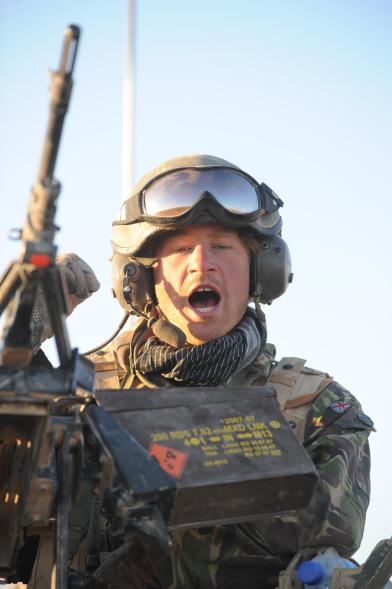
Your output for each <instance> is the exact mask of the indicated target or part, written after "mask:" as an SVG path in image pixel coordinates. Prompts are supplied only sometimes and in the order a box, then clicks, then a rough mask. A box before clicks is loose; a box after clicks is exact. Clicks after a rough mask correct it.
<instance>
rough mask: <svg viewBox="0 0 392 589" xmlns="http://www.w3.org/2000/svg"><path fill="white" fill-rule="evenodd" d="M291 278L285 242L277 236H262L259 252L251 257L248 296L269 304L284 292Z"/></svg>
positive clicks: (288, 253) (288, 254)
mask: <svg viewBox="0 0 392 589" xmlns="http://www.w3.org/2000/svg"><path fill="white" fill-rule="evenodd" d="M292 278H293V275H292V272H291V257H290V251H289V248H288V246H287V244H286V242H285V241H284V240H283V239H282V238H281V237H280V236H279V235H264V236H263V239H262V240H261V242H260V247H259V251H258V252H257V253H252V255H251V263H250V295H251V296H256V297H259V300H260V302H261V303H271V302H272V301H273V300H275V299H277V298H278V297H280V296H281V295H282V294H283V293H284V292H285V290H286V289H287V287H288V285H289V283H290V282H291V281H292Z"/></svg>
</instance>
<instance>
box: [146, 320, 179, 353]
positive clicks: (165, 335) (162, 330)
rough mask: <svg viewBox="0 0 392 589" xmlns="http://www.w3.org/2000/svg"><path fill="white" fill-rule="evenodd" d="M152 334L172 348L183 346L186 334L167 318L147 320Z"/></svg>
mask: <svg viewBox="0 0 392 589" xmlns="http://www.w3.org/2000/svg"><path fill="white" fill-rule="evenodd" d="M148 326H149V327H151V330H152V332H153V334H154V335H155V336H156V337H157V338H158V339H160V340H162V341H163V342H165V343H166V344H169V346H172V347H173V348H183V347H184V346H185V343H186V335H185V333H184V332H183V331H181V329H180V328H179V327H177V326H176V325H173V323H170V321H167V319H155V318H153V319H152V320H151V319H150V321H149V322H148Z"/></svg>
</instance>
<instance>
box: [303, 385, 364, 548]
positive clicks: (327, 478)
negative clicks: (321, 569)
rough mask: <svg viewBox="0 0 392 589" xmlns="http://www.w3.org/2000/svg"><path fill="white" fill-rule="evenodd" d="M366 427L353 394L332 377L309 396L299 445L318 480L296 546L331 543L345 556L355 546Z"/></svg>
mask: <svg viewBox="0 0 392 589" xmlns="http://www.w3.org/2000/svg"><path fill="white" fill-rule="evenodd" d="M372 430H374V427H373V422H372V420H371V419H370V418H369V417H368V416H367V415H365V414H364V413H363V411H362V408H361V406H360V404H359V402H358V401H357V399H356V398H355V397H354V396H353V395H351V394H350V393H349V392H348V391H347V390H345V389H344V388H343V387H342V386H340V385H339V384H338V383H336V382H332V383H331V384H330V385H329V386H328V387H327V388H326V389H324V391H322V393H320V395H319V396H318V397H317V398H316V399H315V401H314V402H313V404H312V406H311V409H310V411H309V413H308V417H307V421H306V425H305V441H304V446H305V448H306V450H307V451H308V453H309V455H310V457H311V458H312V460H313V462H314V464H315V466H316V468H317V470H318V473H319V476H320V480H319V482H318V484H317V486H316V490H315V493H314V495H313V497H312V500H311V503H310V505H309V508H307V509H306V513H304V514H303V515H302V516H301V521H300V522H299V523H300V524H301V525H300V537H301V540H300V544H301V546H334V547H335V548H336V549H337V550H338V551H339V552H340V553H341V554H343V555H345V556H346V555H347V556H348V555H351V554H352V553H353V552H355V550H357V549H358V547H359V545H360V542H361V539H362V535H363V529H364V525H365V516H366V510H367V507H368V504H369V493H370V478H369V473H370V454H369V444H368V437H369V434H370V431H372Z"/></svg>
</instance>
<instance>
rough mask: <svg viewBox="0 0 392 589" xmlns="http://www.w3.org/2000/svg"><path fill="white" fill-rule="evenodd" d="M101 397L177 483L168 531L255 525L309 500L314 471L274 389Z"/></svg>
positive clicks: (142, 392) (140, 392)
mask: <svg viewBox="0 0 392 589" xmlns="http://www.w3.org/2000/svg"><path fill="white" fill-rule="evenodd" d="M95 397H96V399H97V401H98V402H99V404H100V405H101V406H102V407H103V408H104V409H105V410H106V411H108V412H109V413H111V414H112V416H113V417H114V418H115V419H116V420H117V421H118V422H119V423H120V425H121V426H122V427H123V428H124V429H125V430H127V431H128V432H129V433H130V434H131V435H132V436H133V437H134V438H135V439H136V440H137V441H138V442H139V443H140V444H141V445H142V446H143V447H144V448H145V449H146V450H147V452H148V453H149V454H150V455H151V456H153V457H154V458H155V459H156V460H157V461H158V462H159V464H160V466H161V468H162V469H163V470H164V471H166V472H167V473H169V474H170V475H171V476H172V477H173V478H174V479H175V480H176V483H177V484H176V494H175V499H174V505H173V509H172V511H171V515H170V519H169V527H170V528H186V527H202V526H208V525H212V524H213V525H215V524H223V523H234V522H243V521H249V520H254V519H257V518H261V517H263V516H265V515H267V514H274V513H281V512H285V511H289V510H296V509H300V508H303V507H306V505H307V504H308V502H309V500H310V497H311V495H312V492H313V489H314V486H315V484H316V482H317V479H318V475H317V472H316V469H315V467H314V465H313V463H312V461H311V459H310V458H309V456H308V455H307V453H306V451H305V449H304V448H303V446H302V445H301V444H300V442H299V440H298V439H297V437H296V435H295V434H294V432H293V431H292V428H291V426H290V425H289V424H288V423H287V421H286V420H285V418H284V417H283V415H282V413H281V411H280V409H279V406H278V403H277V401H276V395H275V391H274V390H273V389H272V388H271V387H254V388H240V387H238V388H231V389H224V388H212V387H197V388H196V387H194V388H191V387H187V388H182V387H176V388H164V389H159V390H151V389H133V390H126V391H125V390H113V391H108V390H105V391H97V392H96V393H95ZM129 468H130V469H132V456H131V455H130V456H129Z"/></svg>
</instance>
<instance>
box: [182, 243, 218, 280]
mask: <svg viewBox="0 0 392 589" xmlns="http://www.w3.org/2000/svg"><path fill="white" fill-rule="evenodd" d="M215 270H216V262H215V257H214V254H213V252H212V251H211V249H210V248H209V247H208V246H206V245H204V244H198V245H196V246H195V247H194V248H193V250H192V253H191V254H190V257H189V262H188V271H189V272H200V273H202V274H203V273H205V272H213V271H215Z"/></svg>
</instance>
